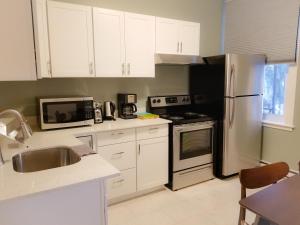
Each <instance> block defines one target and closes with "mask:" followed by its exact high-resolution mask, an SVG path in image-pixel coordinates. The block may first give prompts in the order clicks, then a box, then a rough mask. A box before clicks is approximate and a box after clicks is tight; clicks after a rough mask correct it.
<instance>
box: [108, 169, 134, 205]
mask: <svg viewBox="0 0 300 225" xmlns="http://www.w3.org/2000/svg"><path fill="white" fill-rule="evenodd" d="M107 192H108V198H109V199H112V198H116V197H120V196H122V195H128V194H132V193H134V192H136V169H135V168H133V169H129V170H124V171H121V174H120V175H119V176H117V177H115V178H111V179H109V180H108V181H107Z"/></svg>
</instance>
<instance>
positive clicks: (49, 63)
mask: <svg viewBox="0 0 300 225" xmlns="http://www.w3.org/2000/svg"><path fill="white" fill-rule="evenodd" d="M47 68H48V75H50V76H51V74H52V71H51V62H50V60H49V61H48V62H47Z"/></svg>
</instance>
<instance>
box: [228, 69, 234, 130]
mask: <svg viewBox="0 0 300 225" xmlns="http://www.w3.org/2000/svg"><path fill="white" fill-rule="evenodd" d="M231 87H232V97H231V98H230V103H229V128H232V125H233V122H234V115H235V66H234V64H232V65H231V74H230V88H231ZM230 93H231V90H230ZM231 102H232V103H231Z"/></svg>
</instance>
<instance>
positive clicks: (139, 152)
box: [138, 144, 141, 155]
mask: <svg viewBox="0 0 300 225" xmlns="http://www.w3.org/2000/svg"><path fill="white" fill-rule="evenodd" d="M138 154H139V155H140V154H141V145H140V144H139V148H138Z"/></svg>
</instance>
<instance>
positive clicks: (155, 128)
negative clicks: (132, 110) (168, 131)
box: [149, 127, 159, 130]
mask: <svg viewBox="0 0 300 225" xmlns="http://www.w3.org/2000/svg"><path fill="white" fill-rule="evenodd" d="M158 129H159V128H158V127H152V128H149V130H158Z"/></svg>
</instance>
